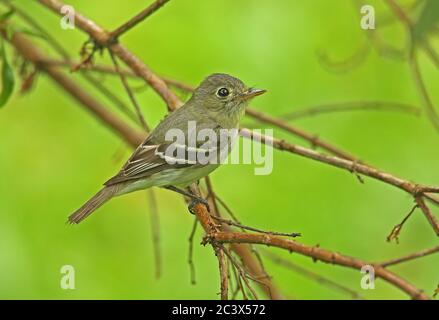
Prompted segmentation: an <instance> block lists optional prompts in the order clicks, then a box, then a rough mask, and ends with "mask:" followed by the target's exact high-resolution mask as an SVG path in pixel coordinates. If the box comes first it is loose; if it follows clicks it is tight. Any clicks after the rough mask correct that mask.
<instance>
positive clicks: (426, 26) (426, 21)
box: [413, 0, 439, 41]
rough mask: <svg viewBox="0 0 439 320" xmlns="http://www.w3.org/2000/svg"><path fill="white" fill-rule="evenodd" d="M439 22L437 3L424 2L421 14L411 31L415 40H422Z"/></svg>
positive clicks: (438, 5) (430, 0)
mask: <svg viewBox="0 0 439 320" xmlns="http://www.w3.org/2000/svg"><path fill="white" fill-rule="evenodd" d="M438 22H439V1H438V0H425V3H424V7H423V8H422V11H421V14H420V16H419V18H418V20H417V21H416V23H415V25H414V29H413V35H414V37H415V40H417V41H421V40H423V39H424V38H425V37H426V36H427V34H428V32H430V31H431V30H432V29H433V27H434V26H435V25H436V24H437V23H438Z"/></svg>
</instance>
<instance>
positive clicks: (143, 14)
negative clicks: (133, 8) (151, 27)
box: [110, 0, 169, 40]
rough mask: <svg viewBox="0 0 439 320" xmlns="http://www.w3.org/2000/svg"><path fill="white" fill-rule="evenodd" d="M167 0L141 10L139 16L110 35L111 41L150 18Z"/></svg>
mask: <svg viewBox="0 0 439 320" xmlns="http://www.w3.org/2000/svg"><path fill="white" fill-rule="evenodd" d="M167 2H169V0H156V1H154V2H153V3H152V4H151V5H150V6H149V7H147V8H146V9H144V10H142V11H141V12H140V13H139V14H137V15H136V16H134V17H132V18H131V19H130V20H128V21H127V22H126V23H124V24H123V25H121V26H120V27H119V28H117V29H115V30H114V31H112V32H111V33H110V37H111V39H114V40H116V39H118V38H119V37H120V36H121V35H122V34H124V33H126V32H127V31H129V30H130V29H132V28H133V27H134V26H136V25H137V24H139V23H141V22H142V21H143V20H145V19H146V18H148V17H149V16H151V15H152V14H153V13H154V12H156V11H157V10H158V9H160V8H161V7H162V6H164V5H165V4H166V3H167Z"/></svg>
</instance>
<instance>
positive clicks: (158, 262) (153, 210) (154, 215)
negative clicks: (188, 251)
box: [147, 189, 162, 279]
mask: <svg viewBox="0 0 439 320" xmlns="http://www.w3.org/2000/svg"><path fill="white" fill-rule="evenodd" d="M147 194H148V199H149V208H150V214H151V231H152V232H151V233H152V243H153V249H154V260H155V275H156V278H157V279H158V278H160V276H161V273H162V258H161V250H160V218H159V214H158V210H157V199H156V197H155V194H154V190H152V189H151V190H148V191H147Z"/></svg>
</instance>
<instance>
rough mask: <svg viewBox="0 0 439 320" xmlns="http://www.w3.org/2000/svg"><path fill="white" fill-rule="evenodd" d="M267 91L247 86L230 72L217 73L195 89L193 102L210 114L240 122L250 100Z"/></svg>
mask: <svg viewBox="0 0 439 320" xmlns="http://www.w3.org/2000/svg"><path fill="white" fill-rule="evenodd" d="M265 92H266V90H262V89H256V88H250V87H247V86H246V85H245V84H244V83H243V82H242V81H241V80H239V79H238V78H235V77H232V76H230V75H228V74H223V73H215V74H212V75H210V76H208V77H207V78H206V79H204V80H203V82H201V84H200V85H199V87H198V88H197V89H195V91H194V94H193V96H192V100H193V101H192V102H193V103H194V104H195V105H196V106H197V107H199V108H202V109H204V110H205V112H208V113H209V114H213V115H215V116H216V117H225V118H227V119H228V120H230V121H232V122H238V121H239V118H240V117H241V115H242V114H243V112H244V110H245V107H246V106H247V105H248V103H249V101H250V100H251V99H252V98H254V97H256V96H259V95H261V94H263V93H265ZM224 120H226V119H224Z"/></svg>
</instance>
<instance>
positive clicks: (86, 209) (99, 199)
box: [68, 185, 118, 224]
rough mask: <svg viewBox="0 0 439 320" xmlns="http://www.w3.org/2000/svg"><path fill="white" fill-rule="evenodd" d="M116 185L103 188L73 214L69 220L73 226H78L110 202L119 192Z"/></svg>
mask: <svg viewBox="0 0 439 320" xmlns="http://www.w3.org/2000/svg"><path fill="white" fill-rule="evenodd" d="M117 190H118V188H117V186H116V185H113V186H107V187H103V188H102V189H101V190H100V191H99V192H98V193H96V194H95V195H94V196H93V197H92V198H91V199H90V200H88V201H87V202H86V203H85V204H84V205H83V206H82V207H81V208H79V209H78V210H76V211H75V212H73V213H72V214H71V215H70V216H69V219H68V222H69V223H71V224H78V223H80V222H81V221H82V220H84V219H85V218H87V217H88V216H89V215H91V214H92V213H93V212H94V211H95V210H96V209H98V208H99V207H100V206H102V205H103V204H104V203H105V202H107V201H108V200H110V199H111V198H112V197H113V196H114V195H115V194H116V192H117Z"/></svg>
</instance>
